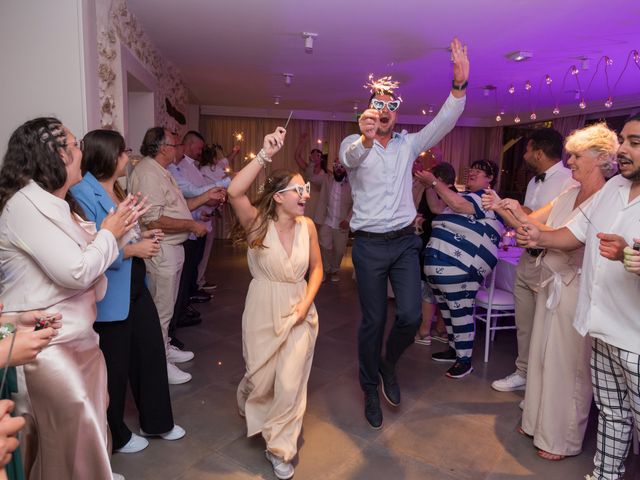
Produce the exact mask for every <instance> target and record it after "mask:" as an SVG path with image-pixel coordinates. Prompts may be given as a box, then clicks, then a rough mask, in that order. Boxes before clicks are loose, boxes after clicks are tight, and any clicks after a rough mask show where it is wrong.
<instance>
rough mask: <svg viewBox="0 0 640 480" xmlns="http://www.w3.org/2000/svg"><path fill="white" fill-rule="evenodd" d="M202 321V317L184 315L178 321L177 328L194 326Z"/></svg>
mask: <svg viewBox="0 0 640 480" xmlns="http://www.w3.org/2000/svg"><path fill="white" fill-rule="evenodd" d="M201 323H202V318H201V317H190V316H189V315H183V316H182V317H180V319H179V320H178V322H177V323H176V328H184V327H193V326H195V325H200V324H201Z"/></svg>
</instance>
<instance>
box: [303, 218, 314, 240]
mask: <svg viewBox="0 0 640 480" xmlns="http://www.w3.org/2000/svg"><path fill="white" fill-rule="evenodd" d="M301 218H302V221H303V222H306V223H307V229H308V230H309V236H311V235H317V232H316V224H315V223H313V220H312V219H310V218H309V217H301Z"/></svg>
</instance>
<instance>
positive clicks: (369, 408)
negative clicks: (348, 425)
mask: <svg viewBox="0 0 640 480" xmlns="http://www.w3.org/2000/svg"><path fill="white" fill-rule="evenodd" d="M364 417H365V418H366V419H367V423H368V424H369V426H370V427H371V428H373V429H374V430H380V429H381V428H382V410H381V409H380V397H378V392H370V393H365V394H364Z"/></svg>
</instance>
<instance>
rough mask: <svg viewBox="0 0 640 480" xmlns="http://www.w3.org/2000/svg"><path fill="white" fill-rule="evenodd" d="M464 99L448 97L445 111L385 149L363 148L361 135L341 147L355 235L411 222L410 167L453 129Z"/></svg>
mask: <svg viewBox="0 0 640 480" xmlns="http://www.w3.org/2000/svg"><path fill="white" fill-rule="evenodd" d="M465 100H466V97H462V98H456V97H454V96H453V95H449V97H448V98H447V101H446V102H445V103H444V105H442V108H441V109H440V111H439V112H438V114H437V115H436V116H435V118H434V119H433V120H432V121H431V122H429V123H428V124H427V125H426V126H425V127H424V128H423V129H422V130H420V131H419V132H417V133H407V131H406V130H403V131H402V132H401V133H395V132H394V133H393V135H392V137H391V140H389V143H388V144H387V147H386V148H385V147H383V146H382V144H381V143H380V142H378V141H377V140H374V141H373V147H372V148H365V147H364V146H363V145H362V139H361V135H359V134H354V135H349V136H348V137H347V138H345V139H344V140H343V141H342V144H341V145H340V161H341V162H342V164H343V165H344V166H345V167H346V169H347V172H348V175H349V182H350V183H351V194H352V196H353V216H352V217H351V224H350V225H351V229H352V230H354V231H355V230H365V231H368V232H375V233H384V232H390V231H394V230H399V229H401V228H403V227H406V226H407V225H409V224H410V223H411V222H413V220H414V218H415V217H416V207H415V205H414V204H413V193H412V181H411V179H412V175H411V167H412V165H413V161H414V160H415V159H416V157H417V156H418V155H419V154H420V152H422V151H424V150H427V149H428V148H429V147H432V146H433V145H435V144H436V143H438V142H439V141H440V140H441V139H442V138H443V137H444V136H445V135H446V134H447V133H449V132H450V131H451V129H452V128H453V127H454V126H455V124H456V121H457V120H458V117H460V115H461V114H462V111H463V110H464V104H465Z"/></svg>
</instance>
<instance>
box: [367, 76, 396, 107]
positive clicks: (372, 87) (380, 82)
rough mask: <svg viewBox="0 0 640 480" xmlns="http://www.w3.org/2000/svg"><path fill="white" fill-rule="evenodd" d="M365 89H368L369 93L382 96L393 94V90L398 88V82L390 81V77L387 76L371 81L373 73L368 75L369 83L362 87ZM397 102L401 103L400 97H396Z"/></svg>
mask: <svg viewBox="0 0 640 480" xmlns="http://www.w3.org/2000/svg"><path fill="white" fill-rule="evenodd" d="M363 87H364V88H365V89H368V90H369V92H371V93H377V94H384V93H389V92H391V93H393V91H394V90H397V89H398V88H399V87H400V82H398V81H396V80H392V77H391V75H387V76H386V77H380V78H378V79H377V80H374V79H373V73H370V74H369V81H368V82H367V83H365V84H364V85H363ZM397 98H398V100H400V101H402V98H401V97H399V96H398V97H397Z"/></svg>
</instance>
